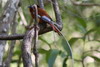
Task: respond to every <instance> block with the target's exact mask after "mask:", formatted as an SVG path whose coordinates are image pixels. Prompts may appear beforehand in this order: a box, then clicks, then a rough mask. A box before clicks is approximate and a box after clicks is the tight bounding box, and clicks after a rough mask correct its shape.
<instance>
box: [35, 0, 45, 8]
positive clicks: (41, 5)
mask: <svg viewBox="0 0 100 67" xmlns="http://www.w3.org/2000/svg"><path fill="white" fill-rule="evenodd" d="M37 1H38V4H39V6H40V8H42V9H44V4H43V0H37Z"/></svg>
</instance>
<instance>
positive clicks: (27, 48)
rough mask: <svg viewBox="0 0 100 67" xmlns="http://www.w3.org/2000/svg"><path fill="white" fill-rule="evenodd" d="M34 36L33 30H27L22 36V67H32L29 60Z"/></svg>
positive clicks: (30, 59)
mask: <svg viewBox="0 0 100 67" xmlns="http://www.w3.org/2000/svg"><path fill="white" fill-rule="evenodd" d="M33 36H34V28H33V29H31V30H28V31H27V32H26V34H25V36H24V39H23V44H22V59H23V65H24V67H33V64H32V58H31V43H32V38H33Z"/></svg>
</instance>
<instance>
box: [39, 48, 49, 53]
mask: <svg viewBox="0 0 100 67" xmlns="http://www.w3.org/2000/svg"><path fill="white" fill-rule="evenodd" d="M38 51H39V53H41V54H47V53H48V52H49V50H45V49H38Z"/></svg>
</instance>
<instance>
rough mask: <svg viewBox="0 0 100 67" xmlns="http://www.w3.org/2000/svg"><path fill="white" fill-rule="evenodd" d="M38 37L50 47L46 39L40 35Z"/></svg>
mask: <svg viewBox="0 0 100 67" xmlns="http://www.w3.org/2000/svg"><path fill="white" fill-rule="evenodd" d="M39 39H40V40H41V41H43V42H44V43H46V44H47V45H48V46H49V47H50V48H51V45H50V43H48V42H47V40H45V39H43V38H42V37H39Z"/></svg>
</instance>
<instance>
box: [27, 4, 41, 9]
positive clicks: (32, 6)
mask: <svg viewBox="0 0 100 67" xmlns="http://www.w3.org/2000/svg"><path fill="white" fill-rule="evenodd" d="M36 6H37V8H40V6H39V5H36ZM28 8H32V9H33V8H34V5H30V6H28Z"/></svg>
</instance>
